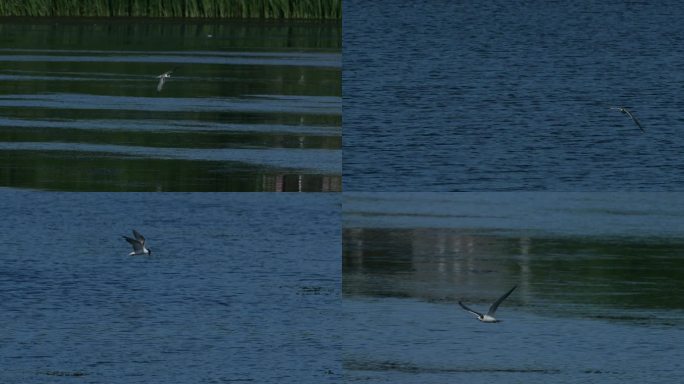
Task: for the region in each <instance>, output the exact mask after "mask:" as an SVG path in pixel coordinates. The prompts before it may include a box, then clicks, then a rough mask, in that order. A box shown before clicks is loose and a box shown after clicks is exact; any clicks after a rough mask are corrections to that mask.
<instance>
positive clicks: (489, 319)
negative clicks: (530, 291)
mask: <svg viewBox="0 0 684 384" xmlns="http://www.w3.org/2000/svg"><path fill="white" fill-rule="evenodd" d="M516 287H517V285H515V286H513V288H511V290H510V291H508V292H506V293H505V294H504V295H503V296H501V297H499V298H498V299H496V301H495V302H494V304H492V305H491V306H490V307H489V310H488V311H487V313H486V314H482V313H480V312H477V311H473V310H472V309H470V308H468V307H466V306H465V304H463V303H462V302H460V301H459V302H458V305H460V306H461V308H463V309H465V310H466V311H468V312H470V313H472V314H473V315H475V316H477V319H478V320H480V321H481V322H483V323H498V322H499V321H501V320H497V319H495V318H494V313H495V312H496V309H497V308H499V304H501V302H502V301H504V300H506V298H507V297H508V295H510V294H511V293H513V291H514V290H515V288H516Z"/></svg>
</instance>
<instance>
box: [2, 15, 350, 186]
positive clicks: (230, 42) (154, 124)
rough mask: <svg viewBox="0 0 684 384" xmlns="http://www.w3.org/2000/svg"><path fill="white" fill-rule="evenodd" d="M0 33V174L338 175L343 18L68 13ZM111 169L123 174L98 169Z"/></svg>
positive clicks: (78, 177)
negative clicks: (111, 17) (163, 78)
mask: <svg viewBox="0 0 684 384" xmlns="http://www.w3.org/2000/svg"><path fill="white" fill-rule="evenodd" d="M0 35H2V36H3V38H4V43H3V47H2V49H0V79H2V83H0V156H1V157H2V158H3V162H2V166H1V167H0V185H4V186H15V187H31V188H47V189H63V190H113V191H121V190H130V188H131V186H132V185H135V187H133V188H132V189H133V190H141V191H153V190H171V191H173V190H176V191H208V190H209V191H210V190H216V191H276V190H286V191H339V190H340V189H341V178H340V172H341V151H340V147H341V101H340V96H341V82H340V81H341V80H340V68H341V55H340V49H341V42H340V28H339V25H337V24H334V23H303V22H289V23H265V24H261V23H254V22H231V23H225V22H222V23H212V22H198V23H192V22H190V23H188V22H185V21H184V22H174V21H155V22H145V23H142V22H117V21H112V22H107V23H103V22H102V20H92V21H79V22H71V21H66V22H65V21H64V20H62V19H60V20H55V21H50V20H42V21H36V22H31V23H28V22H25V21H10V22H7V23H4V24H3V25H2V26H0ZM170 68H175V70H174V72H173V74H172V77H171V78H170V79H169V80H168V81H167V83H166V84H165V86H164V88H163V90H162V91H161V92H157V90H156V85H157V79H156V76H157V75H159V74H160V73H162V72H165V71H167V70H169V69H170ZM46 157H49V158H50V160H47V161H41V159H43V160H45V159H46ZM132 157H134V158H135V161H140V160H143V161H145V162H147V163H148V168H146V169H145V172H144V173H145V176H146V177H144V178H141V176H142V175H141V172H135V171H131V168H133V167H131V166H129V164H131V161H132ZM27 159H32V161H31V164H30V165H29V164H27V163H26V161H27ZM53 161H57V162H59V163H61V165H60V167H62V168H61V169H62V171H61V172H58V171H57V170H56V169H55V166H54V165H53ZM179 164H182V165H181V166H180V168H179ZM152 166H153V168H151V167H152ZM64 167H65V168H66V169H65V168H64ZM189 168H192V169H193V171H192V172H191V175H190V176H188V175H187V174H180V173H176V171H178V170H179V169H189ZM75 170H76V171H75ZM103 171H104V172H107V173H111V174H117V175H121V176H122V177H118V178H115V179H102V178H99V179H98V180H92V179H90V178H89V177H90V176H89V175H93V174H97V173H101V172H103ZM56 173H59V174H61V175H60V176H59V177H58V178H57V180H52V179H53V178H55V177H53V176H50V175H55V174H56ZM45 175H48V176H45ZM122 178H125V179H127V181H126V182H122V181H121V179H122ZM293 178H295V179H297V182H296V183H294V184H293V183H291V182H282V181H278V180H285V179H289V180H292V179H293ZM217 180H218V181H219V182H216V181H217ZM281 187H283V188H284V189H279V188H281Z"/></svg>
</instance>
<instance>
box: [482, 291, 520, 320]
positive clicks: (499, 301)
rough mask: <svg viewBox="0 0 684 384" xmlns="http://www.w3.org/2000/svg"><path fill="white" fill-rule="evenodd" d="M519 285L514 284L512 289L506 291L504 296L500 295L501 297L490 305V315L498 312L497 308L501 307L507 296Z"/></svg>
mask: <svg viewBox="0 0 684 384" xmlns="http://www.w3.org/2000/svg"><path fill="white" fill-rule="evenodd" d="M517 287H518V286H517V285H514V286H513V288H511V290H510V291H508V292H506V293H505V294H504V295H503V296H501V297H499V298H498V299H497V300H496V301H495V302H494V304H492V305H491V306H490V307H489V310H488V311H487V314H488V315H489V316H494V313H495V312H496V309H497V308H499V304H501V302H502V301H504V300H506V298H507V297H508V296H509V295H510V294H511V293H513V291H514V290H515V289H516V288H517Z"/></svg>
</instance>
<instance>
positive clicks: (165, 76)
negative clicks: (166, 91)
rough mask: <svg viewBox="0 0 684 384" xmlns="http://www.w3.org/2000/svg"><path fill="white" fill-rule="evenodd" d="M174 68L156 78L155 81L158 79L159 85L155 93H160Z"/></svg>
mask: <svg viewBox="0 0 684 384" xmlns="http://www.w3.org/2000/svg"><path fill="white" fill-rule="evenodd" d="M175 70H176V68H175V67H174V68H173V69H172V70H170V71H166V72H164V73H162V74H161V75H159V76H157V79H159V84H157V92H161V90H162V88H163V87H164V83H165V82H166V80H167V79H170V78H171V74H172V73H173V71H175Z"/></svg>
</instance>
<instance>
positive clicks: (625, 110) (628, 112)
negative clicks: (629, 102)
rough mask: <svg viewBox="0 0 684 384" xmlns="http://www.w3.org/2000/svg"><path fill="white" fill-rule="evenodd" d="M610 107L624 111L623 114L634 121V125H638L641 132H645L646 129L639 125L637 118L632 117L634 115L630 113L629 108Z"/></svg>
mask: <svg viewBox="0 0 684 384" xmlns="http://www.w3.org/2000/svg"><path fill="white" fill-rule="evenodd" d="M610 109H617V110H618V111H620V112H622V113H624V114H625V115H627V116H628V117H629V118H630V119H632V121H633V122H634V124H636V126H637V127H639V129H641V132H646V131H645V130H644V127H642V126H641V123H640V122H639V120H638V119H637V118H636V117H634V115H633V114H632V112H631V111H630V110H629V109H627V107H610Z"/></svg>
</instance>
